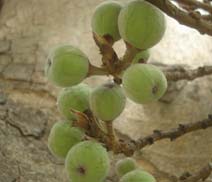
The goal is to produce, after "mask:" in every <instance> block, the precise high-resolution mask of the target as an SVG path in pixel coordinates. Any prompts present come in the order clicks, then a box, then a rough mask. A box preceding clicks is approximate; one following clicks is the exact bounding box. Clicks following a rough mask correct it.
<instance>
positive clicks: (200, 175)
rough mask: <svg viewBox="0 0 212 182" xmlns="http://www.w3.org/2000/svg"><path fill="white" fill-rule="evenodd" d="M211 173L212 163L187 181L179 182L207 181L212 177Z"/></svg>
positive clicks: (181, 181)
mask: <svg viewBox="0 0 212 182" xmlns="http://www.w3.org/2000/svg"><path fill="white" fill-rule="evenodd" d="M211 172H212V163H208V164H207V165H206V166H205V167H203V168H202V169H200V171H198V172H197V173H196V174H194V175H191V176H189V177H187V178H186V179H182V180H179V182H197V181H199V180H202V181H205V180H206V179H207V178H208V177H209V176H210V174H211Z"/></svg>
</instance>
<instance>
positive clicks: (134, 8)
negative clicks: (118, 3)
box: [118, 0, 166, 49]
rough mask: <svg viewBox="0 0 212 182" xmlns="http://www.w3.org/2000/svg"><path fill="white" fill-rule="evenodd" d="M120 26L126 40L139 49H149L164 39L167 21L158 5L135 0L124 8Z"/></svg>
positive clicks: (122, 35)
mask: <svg viewBox="0 0 212 182" xmlns="http://www.w3.org/2000/svg"><path fill="white" fill-rule="evenodd" d="M118 27H119V32H120V35H121V37H122V38H123V39H124V40H125V41H126V42H128V43H129V44H131V45H132V46H134V47H136V48H138V49H148V48H150V47H153V46H154V45H155V44H157V43H158V42H159V41H160V40H161V39H162V37H163V35H164V33H165V29H166V21H165V17H164V14H163V13H162V12H161V11H160V10H159V9H158V8H157V7H155V6H153V5H152V4H150V3H148V2H146V1H143V0H133V1H130V2H129V3H128V4H126V5H125V6H124V7H123V8H122V10H121V12H120V14H119V18H118Z"/></svg>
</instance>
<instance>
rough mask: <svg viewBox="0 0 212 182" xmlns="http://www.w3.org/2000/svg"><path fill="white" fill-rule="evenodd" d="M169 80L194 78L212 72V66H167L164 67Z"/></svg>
mask: <svg viewBox="0 0 212 182" xmlns="http://www.w3.org/2000/svg"><path fill="white" fill-rule="evenodd" d="M163 71H164V73H165V75H166V78H167V80H168V81H179V80H194V79H196V78H199V77H203V76H207V75H211V74H212V66H203V67H199V68H197V69H185V68H183V67H167V68H166V67H165V68H164V69H163Z"/></svg>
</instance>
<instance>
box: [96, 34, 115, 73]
mask: <svg viewBox="0 0 212 182" xmlns="http://www.w3.org/2000/svg"><path fill="white" fill-rule="evenodd" d="M93 38H94V41H95V43H96V45H97V46H98V47H99V49H100V53H101V55H102V63H103V66H105V67H106V68H107V70H108V72H109V73H110V74H112V75H113V73H115V64H116V63H117V62H119V59H118V56H117V54H116V52H115V51H114V49H113V47H112V46H113V41H112V40H111V39H110V37H101V36H98V35H97V34H95V33H93Z"/></svg>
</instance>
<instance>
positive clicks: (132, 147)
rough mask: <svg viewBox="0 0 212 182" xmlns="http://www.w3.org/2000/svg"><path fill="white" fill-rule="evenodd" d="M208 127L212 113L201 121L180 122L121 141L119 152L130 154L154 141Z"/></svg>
mask: <svg viewBox="0 0 212 182" xmlns="http://www.w3.org/2000/svg"><path fill="white" fill-rule="evenodd" d="M209 127H212V115H209V116H208V118H207V119H204V120H202V121H198V122H194V123H189V124H180V125H179V126H178V128H174V129H171V130H169V131H160V130H155V131H154V132H153V134H151V135H148V136H146V137H144V138H140V139H138V140H137V141H134V140H130V141H128V142H124V141H122V142H123V143H121V145H120V146H121V147H120V150H119V153H120V152H122V153H124V154H125V155H127V156H131V155H133V153H134V152H135V151H137V150H140V149H142V148H144V147H145V146H147V145H152V144H154V142H156V141H159V140H163V139H170V140H171V141H174V140H175V139H177V138H179V137H181V136H183V135H185V134H187V133H191V132H193V131H197V130H200V129H206V128H209Z"/></svg>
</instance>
